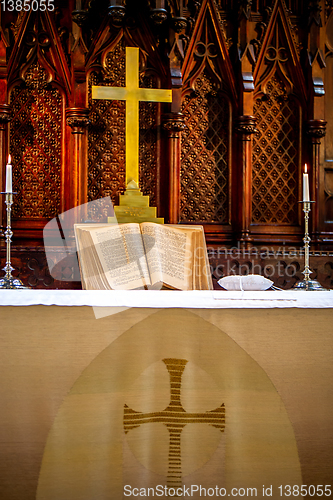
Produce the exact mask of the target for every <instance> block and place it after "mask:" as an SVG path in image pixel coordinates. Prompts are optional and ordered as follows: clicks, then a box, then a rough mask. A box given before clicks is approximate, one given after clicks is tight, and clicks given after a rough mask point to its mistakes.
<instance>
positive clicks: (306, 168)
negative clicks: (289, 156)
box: [304, 164, 308, 174]
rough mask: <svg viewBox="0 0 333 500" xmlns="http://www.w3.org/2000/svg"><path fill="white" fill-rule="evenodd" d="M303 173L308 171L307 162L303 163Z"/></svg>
mask: <svg viewBox="0 0 333 500" xmlns="http://www.w3.org/2000/svg"><path fill="white" fill-rule="evenodd" d="M304 173H305V174H307V173H308V166H307V164H305V165H304Z"/></svg>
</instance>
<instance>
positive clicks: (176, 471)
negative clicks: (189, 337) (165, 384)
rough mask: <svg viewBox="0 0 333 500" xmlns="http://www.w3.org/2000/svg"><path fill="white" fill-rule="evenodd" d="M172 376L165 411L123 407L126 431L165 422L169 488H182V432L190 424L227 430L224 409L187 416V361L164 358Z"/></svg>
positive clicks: (222, 406)
mask: <svg viewBox="0 0 333 500" xmlns="http://www.w3.org/2000/svg"><path fill="white" fill-rule="evenodd" d="M163 361H164V363H165V365H166V367H167V370H168V372H169V375H170V403H169V405H168V406H167V407H166V408H165V409H164V410H163V411H157V412H152V413H141V412H138V411H135V410H132V409H131V408H129V407H128V406H127V405H126V404H125V406H124V430H125V433H126V434H127V432H128V431H130V430H131V429H134V428H135V427H139V426H140V425H142V424H149V423H152V422H162V423H163V424H165V426H166V427H167V429H168V431H169V465H168V486H169V487H173V488H177V487H181V486H182V481H181V479H182V471H181V450H180V438H181V432H182V430H183V428H184V427H185V425H187V424H198V423H200V424H210V425H212V426H213V427H216V428H217V429H219V430H220V431H221V432H223V431H224V428H225V407H224V404H222V405H221V406H220V407H218V408H216V409H215V410H211V411H207V412H204V413H187V412H186V411H185V410H184V408H183V406H182V404H181V397H180V395H181V381H182V375H183V372H184V368H185V365H186V363H187V360H186V359H169V358H168V359H163Z"/></svg>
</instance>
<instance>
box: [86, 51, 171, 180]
mask: <svg viewBox="0 0 333 500" xmlns="http://www.w3.org/2000/svg"><path fill="white" fill-rule="evenodd" d="M92 98H93V99H110V100H120V101H126V185H127V184H128V183H129V182H130V181H135V182H136V184H137V185H139V102H140V101H150V102H171V101H172V91H171V90H165V89H147V88H140V87H139V49H138V48H137V47H126V86H125V87H99V86H93V87H92Z"/></svg>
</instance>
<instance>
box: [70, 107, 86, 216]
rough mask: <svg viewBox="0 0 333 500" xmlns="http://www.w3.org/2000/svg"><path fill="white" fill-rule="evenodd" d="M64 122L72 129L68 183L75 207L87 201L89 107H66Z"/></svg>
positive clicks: (71, 201) (72, 203)
mask: <svg viewBox="0 0 333 500" xmlns="http://www.w3.org/2000/svg"><path fill="white" fill-rule="evenodd" d="M66 122H67V125H69V126H70V127H71V129H72V137H71V141H70V143H71V144H70V156H71V169H70V172H69V185H70V193H71V199H70V206H71V207H75V206H78V205H82V204H84V203H87V201H88V165H87V127H88V125H89V109H87V108H67V109H66Z"/></svg>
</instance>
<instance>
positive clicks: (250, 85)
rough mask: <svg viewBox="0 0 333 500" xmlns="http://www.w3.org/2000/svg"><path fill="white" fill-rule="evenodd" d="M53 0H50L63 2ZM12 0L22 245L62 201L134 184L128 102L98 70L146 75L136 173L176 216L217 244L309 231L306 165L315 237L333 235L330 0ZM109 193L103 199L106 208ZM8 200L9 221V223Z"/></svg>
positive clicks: (13, 122) (4, 64) (8, 33)
mask: <svg viewBox="0 0 333 500" xmlns="http://www.w3.org/2000/svg"><path fill="white" fill-rule="evenodd" d="M51 3H52V2H51ZM54 6H55V9H54V10H53V11H51V10H45V11H44V12H42V11H41V9H39V10H29V11H28V12H24V11H20V12H19V11H9V10H5V11H4V10H3V8H2V11H1V39H0V164H1V165H2V169H1V173H0V183H1V187H2V190H3V189H4V182H5V181H4V166H5V163H6V158H7V155H8V152H10V153H11V154H12V158H13V176H14V178H13V183H14V184H13V189H14V191H16V192H17V195H16V197H15V203H14V206H13V228H14V235H15V239H14V245H15V242H16V243H17V244H23V245H26V246H28V245H29V244H33V245H38V244H40V245H42V239H41V238H42V229H43V227H44V225H45V223H46V222H47V221H48V220H50V219H52V218H53V217H55V216H56V215H57V214H59V213H61V212H63V211H66V210H68V209H70V208H72V207H74V206H76V205H80V204H83V203H86V202H87V201H91V200H95V199H98V198H102V197H106V196H110V197H111V199H112V202H113V203H114V204H117V203H118V197H119V194H121V193H123V191H124V189H125V113H124V109H125V103H124V102H123V101H104V100H92V98H91V87H92V85H101V86H124V85H125V49H126V47H127V46H134V47H139V48H140V85H141V86H142V87H152V88H171V89H173V103H172V105H170V104H162V103H140V145H139V150H140V159H139V164H140V187H141V189H142V191H143V192H144V194H148V195H149V196H150V199H151V205H152V206H156V207H157V209H158V215H159V216H161V217H164V218H165V220H166V222H170V223H178V222H180V223H200V224H203V225H204V226H205V231H206V235H207V241H208V242H209V243H212V244H217V245H218V244H227V245H228V244H229V245H232V244H235V243H236V242H239V241H241V242H244V244H246V245H250V244H257V245H260V244H268V243H269V244H280V243H282V242H284V243H285V244H290V245H291V244H293V245H301V244H302V237H303V222H302V221H303V217H302V211H301V206H300V204H299V203H298V201H299V200H300V199H301V196H302V189H301V188H302V184H301V181H302V169H303V166H304V163H307V164H308V165H309V172H310V184H311V185H310V189H311V197H312V199H313V200H314V201H315V202H316V203H315V204H314V205H313V207H312V208H313V209H312V212H311V238H312V244H315V245H316V248H319V249H320V248H321V249H330V245H331V244H332V243H333V57H332V56H333V1H332V0H326V1H324V0H308V1H304V0H267V1H266V0H238V1H237V0H229V1H227V0H55V1H54ZM111 208H112V207H111V206H109V205H108V204H104V205H101V210H100V212H99V213H97V212H95V213H93V214H89V216H90V217H91V218H93V219H94V220H96V221H104V220H106V216H107V215H110V212H111ZM4 215H5V214H4V207H3V206H2V215H1V217H2V227H3V226H4V224H5V217H4Z"/></svg>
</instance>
